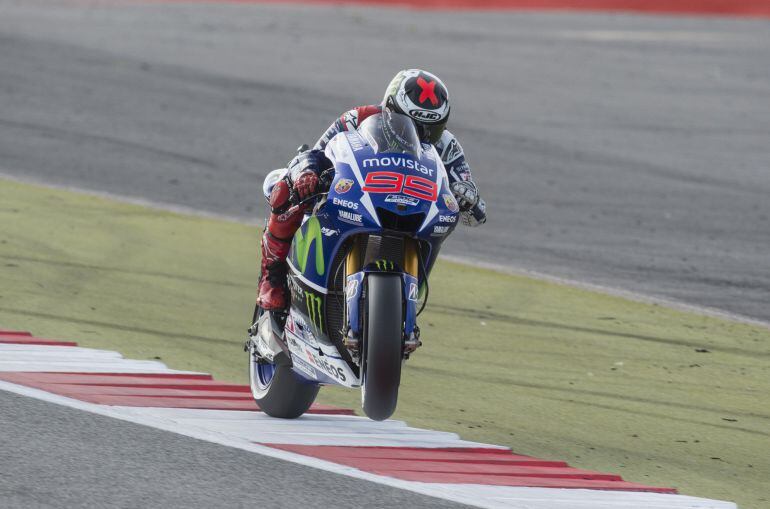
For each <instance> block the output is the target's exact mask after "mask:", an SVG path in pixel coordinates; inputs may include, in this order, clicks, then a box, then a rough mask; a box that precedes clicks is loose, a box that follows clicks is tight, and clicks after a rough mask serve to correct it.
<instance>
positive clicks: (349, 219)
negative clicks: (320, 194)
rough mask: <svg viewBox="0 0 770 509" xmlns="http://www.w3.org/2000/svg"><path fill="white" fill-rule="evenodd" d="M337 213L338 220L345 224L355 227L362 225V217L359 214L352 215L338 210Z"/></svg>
mask: <svg viewBox="0 0 770 509" xmlns="http://www.w3.org/2000/svg"><path fill="white" fill-rule="evenodd" d="M337 213H338V217H339V218H340V220H341V221H345V222H346V223H353V224H356V225H362V224H363V223H364V220H363V216H362V215H361V214H354V213H353V212H348V211H347V210H339V211H337Z"/></svg>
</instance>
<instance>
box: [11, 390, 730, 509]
mask: <svg viewBox="0 0 770 509" xmlns="http://www.w3.org/2000/svg"><path fill="white" fill-rule="evenodd" d="M0 390H5V391H8V392H13V393H15V394H19V395H22V396H28V397H32V398H35V399H39V400H42V401H46V402H49V403H55V404H58V405H64V406H67V407H70V408H76V409H78V410H84V411H86V412H91V413H94V414H98V415H104V416H107V417H113V418H115V419H120V420H122V421H127V422H133V423H135V424H141V425H145V426H150V427H153V428H157V429H161V430H164V431H169V432H172V433H177V434H180V435H184V436H188V437H192V438H197V439H199V440H205V441H207V442H212V443H215V444H220V445H224V446H227V447H234V448H236V449H241V450H244V451H249V452H254V453H257V454H261V455H263V456H269V457H271V458H276V459H281V460H286V461H291V462H293V463H298V464H301V465H305V466H309V467H313V468H318V469H321V470H325V471H328V472H333V473H336V474H341V475H346V476H349V477H354V478H356V479H362V480H367V481H372V482H376V483H378V484H383V485H386V486H392V487H394V488H400V489H404V490H408V491H413V492H416V493H421V494H423V495H428V496H432V497H436V498H440V499H444V500H450V501H453V502H459V503H463V504H467V505H471V506H475V507H483V508H488V509H502V508H508V509H583V508H585V509H589V508H590V509H657V508H661V509H662V508H666V509H737V507H736V505H735V504H733V503H730V502H721V501H713V500H707V499H701V498H694V497H686V496H682V495H661V494H657V493H639V492H609V491H607V492H602V491H596V490H561V489H543V488H511V487H501V486H498V487H494V489H493V490H490V487H488V486H480V485H473V484H463V485H459V484H449V485H446V484H433V483H420V482H410V481H402V480H399V479H393V478H390V477H385V476H381V475H376V474H370V473H368V472H363V471H361V470H358V469H356V468H352V467H347V466H344V465H338V464H336V463H332V462H329V461H323V460H319V459H316V458H312V457H309V456H303V455H300V454H293V453H290V452H286V451H281V450H278V449H273V448H271V447H266V446H262V445H258V444H254V443H251V442H250V441H248V440H244V439H242V438H237V437H233V436H229V435H225V434H222V433H219V432H215V431H210V430H207V429H203V428H199V427H197V426H193V425H191V424H189V423H187V424H185V423H180V422H177V421H174V420H169V419H167V418H163V417H161V416H159V415H148V414H142V413H141V412H137V409H136V408H130V409H128V410H130V411H126V410H127V409H126V408H125V407H109V406H103V405H94V404H92V403H85V402H83V401H78V400H76V399H71V398H66V397H64V396H58V395H56V394H51V393H48V392H45V391H40V390H37V389H32V388H29V387H24V386H20V385H16V384H11V383H8V382H3V381H0ZM195 412H200V413H201V414H202V415H205V414H206V413H208V412H211V411H210V410H197V411H195ZM204 420H205V418H204ZM489 495H492V497H489ZM487 497H489V498H487ZM597 502H598V503H597Z"/></svg>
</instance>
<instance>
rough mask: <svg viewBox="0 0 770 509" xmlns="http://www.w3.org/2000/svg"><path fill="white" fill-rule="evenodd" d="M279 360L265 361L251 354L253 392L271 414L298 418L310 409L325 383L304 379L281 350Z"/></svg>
mask: <svg viewBox="0 0 770 509" xmlns="http://www.w3.org/2000/svg"><path fill="white" fill-rule="evenodd" d="M275 360H276V363H275V364H264V363H260V362H259V361H258V360H257V359H255V358H254V355H253V354H251V353H250V354H249V380H250V382H251V395H252V396H253V397H254V401H255V402H256V403H257V405H258V406H259V408H260V410H262V411H263V412H265V413H266V414H267V415H269V416H271V417H280V418H282V419H296V418H297V417H299V416H300V415H302V414H304V413H305V412H307V410H308V409H309V408H310V405H312V404H313V401H315V398H316V396H317V395H318V390H319V389H320V388H321V387H320V386H319V385H317V384H310V383H306V382H304V381H302V380H300V378H299V376H298V375H297V374H296V373H294V371H292V369H291V367H289V365H288V364H289V360H288V358H287V357H286V354H285V353H280V354H278V355H277V356H276V358H275Z"/></svg>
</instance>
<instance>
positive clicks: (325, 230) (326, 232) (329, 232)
mask: <svg viewBox="0 0 770 509" xmlns="http://www.w3.org/2000/svg"><path fill="white" fill-rule="evenodd" d="M321 233H323V234H324V235H325V236H327V237H333V236H334V235H337V234H338V233H339V231H337V230H332V229H331V228H327V227H325V226H324V227H323V228H321Z"/></svg>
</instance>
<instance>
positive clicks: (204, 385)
mask: <svg viewBox="0 0 770 509" xmlns="http://www.w3.org/2000/svg"><path fill="white" fill-rule="evenodd" d="M0 380H4V381H6V382H11V383H16V384H20V385H25V386H27V387H33V388H35V389H40V390H44V391H47V392H51V393H53V394H58V395H60V396H66V397H69V398H74V399H78V400H81V401H86V402H88V403H95V404H98V405H114V406H132V407H154V408H195V409H206V410H241V411H253V412H257V411H259V407H258V406H257V405H256V403H255V402H254V400H253V399H252V398H251V390H250V389H249V387H248V386H247V385H237V384H226V383H221V382H217V381H215V380H213V379H212V378H211V375H187V374H175V373H162V374H155V373H138V374H134V373H37V372H8V373H0ZM308 413H311V414H334V415H355V414H354V413H353V411H352V410H349V409H345V408H338V407H333V406H326V405H313V406H312V407H310V410H309V411H308Z"/></svg>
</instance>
